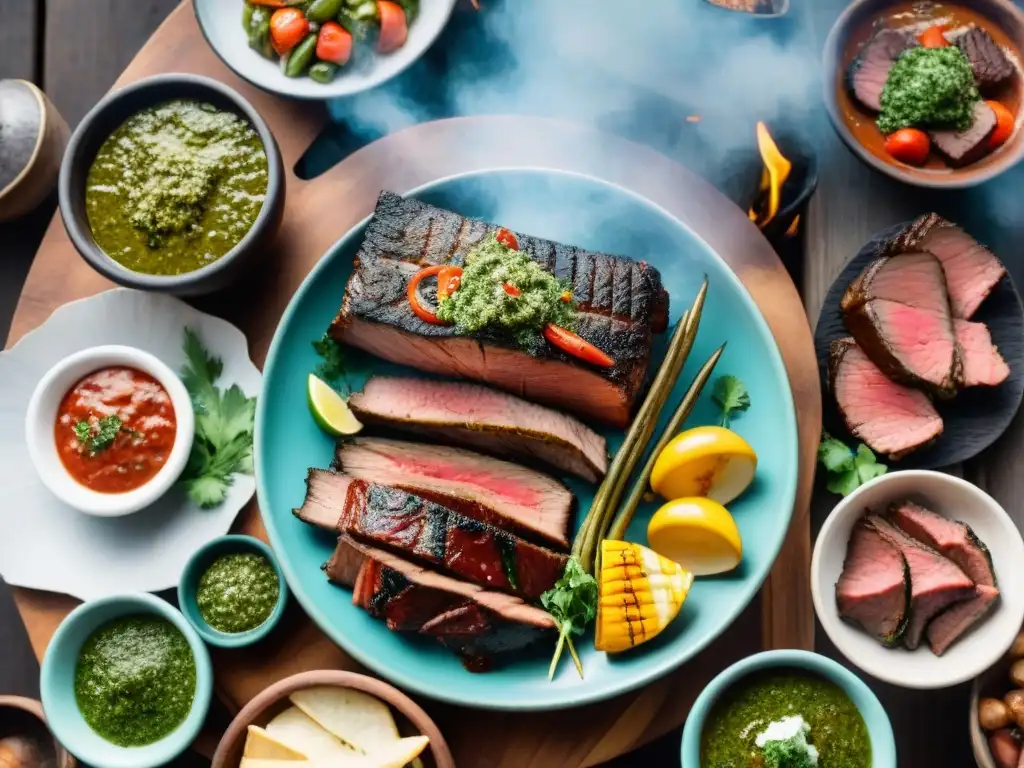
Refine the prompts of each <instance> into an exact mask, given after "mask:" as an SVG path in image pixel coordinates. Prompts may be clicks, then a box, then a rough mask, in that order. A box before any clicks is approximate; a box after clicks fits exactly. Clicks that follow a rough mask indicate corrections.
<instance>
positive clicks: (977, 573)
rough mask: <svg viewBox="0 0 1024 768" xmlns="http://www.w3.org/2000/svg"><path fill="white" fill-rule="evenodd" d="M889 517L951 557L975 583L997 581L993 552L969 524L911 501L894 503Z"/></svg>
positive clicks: (905, 531)
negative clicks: (951, 518) (950, 518)
mask: <svg viewBox="0 0 1024 768" xmlns="http://www.w3.org/2000/svg"><path fill="white" fill-rule="evenodd" d="M889 519H890V520H891V521H892V522H893V523H894V524H895V525H896V526H897V527H899V528H900V529H901V530H902V531H903V532H904V533H905V534H907V535H908V536H910V537H912V538H914V539H917V540H918V541H920V542H922V543H924V544H927V545H928V546H929V547H931V548H932V549H934V550H937V551H939V552H941V553H942V554H943V555H945V556H946V557H947V558H949V559H950V560H952V561H953V562H954V563H956V564H957V565H958V566H960V568H961V570H963V572H964V573H966V574H967V575H968V576H969V577H970V578H971V580H972V581H973V582H974V583H975V584H979V585H981V586H985V587H994V586H995V585H996V576H995V572H994V571H993V569H992V556H991V555H990V554H989V551H988V548H987V547H986V546H985V545H984V544H983V543H982V542H981V540H980V539H979V538H978V537H977V536H975V535H974V531H972V530H971V527H970V526H969V525H966V524H964V523H961V522H960V521H959V520H949V519H948V518H945V517H943V516H942V515H938V514H936V513H935V512H932V511H931V510H930V509H925V508H924V507H922V506H921V505H919V504H915V503H913V502H912V501H904V502H901V503H899V504H893V505H892V506H891V507H890V508H889Z"/></svg>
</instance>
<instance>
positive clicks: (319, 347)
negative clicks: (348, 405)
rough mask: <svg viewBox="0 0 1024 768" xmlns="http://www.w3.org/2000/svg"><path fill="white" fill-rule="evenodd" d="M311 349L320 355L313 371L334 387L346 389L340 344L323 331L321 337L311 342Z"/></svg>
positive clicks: (342, 353)
mask: <svg viewBox="0 0 1024 768" xmlns="http://www.w3.org/2000/svg"><path fill="white" fill-rule="evenodd" d="M311 343H312V344H313V350H314V351H315V352H316V353H317V354H318V355H319V356H320V362H319V363H318V364H317V366H316V370H315V371H314V373H315V374H316V375H317V377H319V378H321V379H323V380H324V381H326V382H327V383H328V384H330V385H331V386H332V387H334V388H335V389H337V388H339V387H340V388H343V389H345V390H347V389H348V382H347V381H346V379H345V351H344V350H343V349H342V348H341V345H340V344H339V343H338V342H336V341H335V340H334V339H332V338H331V336H330V334H329V333H327V332H324V335H323V337H321V338H319V339H317V340H315V341H313V342H311Z"/></svg>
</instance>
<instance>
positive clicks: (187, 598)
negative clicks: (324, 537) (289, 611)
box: [178, 535, 288, 648]
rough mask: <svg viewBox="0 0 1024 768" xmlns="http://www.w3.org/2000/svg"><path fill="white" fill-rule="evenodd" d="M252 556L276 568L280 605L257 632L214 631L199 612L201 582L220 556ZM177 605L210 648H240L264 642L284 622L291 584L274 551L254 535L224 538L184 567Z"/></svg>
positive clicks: (209, 545) (206, 546)
mask: <svg viewBox="0 0 1024 768" xmlns="http://www.w3.org/2000/svg"><path fill="white" fill-rule="evenodd" d="M250 553H251V554H256V555H262V556H263V557H265V558H267V560H268V561H270V564H271V565H272V566H274V572H275V573H276V574H277V585H278V587H279V592H278V596H277V604H276V605H275V606H274V610H273V611H272V612H271V614H270V616H268V617H267V620H266V621H264V622H263V623H262V624H260V625H259V626H258V627H256V628H255V629H250V630H249V631H248V632H221V631H220V630H219V629H214V628H213V627H211V626H210V625H209V624H207V623H206V619H204V618H203V616H202V614H201V613H199V605H198V604H197V603H196V592H198V590H199V580H200V579H201V578H202V577H203V574H204V573H206V569H207V568H209V567H210V565H211V564H212V563H213V561H214V560H216V559H217V558H218V557H220V556H221V555H233V554H250ZM178 605H179V606H180V607H181V612H182V613H183V614H184V615H185V618H186V619H188V620H189V623H190V624H191V625H192V626H193V627H194V628H195V630H196V632H198V633H199V636H200V637H202V638H203V640H205V641H206V642H208V643H209V644H210V645H215V646H217V647H219V648H241V647H243V646H246V645H252V644H253V643H255V642H257V641H259V640H262V639H263V638H264V637H266V636H267V635H268V634H269V633H270V630H272V629H273V628H274V627H275V626H276V625H277V622H278V621H280V620H281V615H282V614H283V613H284V609H285V606H287V605H288V585H287V583H286V582H285V580H284V572H283V571H282V570H281V565H280V564H279V563H278V562H277V558H276V557H275V556H274V552H273V550H271V549H270V547H268V546H267V545H266V544H264V543H263V542H262V541H260V540H259V539H257V538H254V537H252V536H239V535H229V536H221V537H219V538H216V539H214V540H213V541H210V542H209V543H207V544H205V545H203V546H202V547H200V548H199V549H198V550H196V553H195V554H194V555H192V557H191V558H189V561H188V562H187V563H186V564H185V570H184V571H183V572H182V574H181V581H180V582H179V583H178Z"/></svg>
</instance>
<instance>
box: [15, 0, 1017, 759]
mask: <svg viewBox="0 0 1024 768" xmlns="http://www.w3.org/2000/svg"><path fill="white" fill-rule="evenodd" d="M844 4H845V3H844V2H843V1H842V0H814V2H809V1H808V2H806V3H799V2H797V3H794V6H795V8H796V10H798V11H799V10H801V8H802V9H803V11H804V21H805V27H806V29H805V31H804V35H805V39H804V44H806V45H809V46H810V47H812V48H813V49H814V50H815V51H817V50H820V47H821V44H822V43H823V41H824V37H825V35H826V34H827V31H828V28H829V27H830V25H831V23H832V21H833V20H834V18H835V17H836V16H837V15H838V13H839V11H840V10H841V8H842V6H843V5H844ZM45 5H46V14H45V25H43V26H41V24H42V21H43V18H44V15H43V14H42V13H41V12H39V9H40V8H41V6H42V2H41V0H39V2H36V3H33V2H31V0H0V20H2V23H0V76H3V77H9V76H25V77H30V78H34V79H35V80H36V81H37V82H39V83H40V84H41V85H43V86H44V87H45V88H46V89H47V91H48V92H49V93H50V94H51V96H53V97H54V98H55V101H56V103H57V104H58V107H59V108H60V109H61V110H62V111H63V112H64V115H65V117H66V118H67V119H68V121H69V122H70V123H71V124H74V123H75V122H77V120H78V119H79V118H80V117H81V115H82V114H83V113H84V111H85V109H86V108H87V107H88V106H89V105H90V104H91V103H93V102H94V101H95V100H96V98H98V96H99V94H100V93H101V92H102V90H103V89H105V88H106V87H107V86H109V84H110V83H111V82H112V81H113V79H114V77H116V76H117V74H118V73H119V72H120V70H121V69H122V68H123V67H124V65H125V64H126V63H127V61H128V59H129V58H130V55H131V53H133V51H134V49H135V48H137V47H138V46H139V45H140V44H141V42H142V41H143V40H144V38H145V36H146V35H147V34H148V33H149V32H150V31H151V30H152V29H153V28H154V27H155V24H156V22H157V21H158V20H159V19H160V18H162V16H163V15H166V13H167V12H169V11H170V10H171V8H172V7H173V5H174V0H145V1H144V0H133V2H132V4H131V5H132V8H131V12H130V13H126V12H125V7H126V3H125V2H124V0H120V2H119V1H118V0H49V2H47V3H46V4H45ZM26 7H29V8H30V12H29V13H27V14H25V13H24V9H25V8H26ZM86 8H88V12H86ZM115 8H116V9H117V11H118V13H116V14H111V12H112V9H115ZM105 15H108V16H109V15H113V16H116V17H117V19H118V21H117V23H118V24H119V25H123V26H124V27H125V28H126V29H129V30H132V31H133V34H134V37H130V36H129V34H127V33H126V34H121V35H111V34H109V33H105V32H104V33H101V32H100V31H99V30H101V29H103V30H105V29H107V27H106V26H104V25H101V24H100V22H99V21H97V19H102V18H103V17H104V16H105ZM69 30H74V31H75V33H74V34H69V33H68V31H69ZM50 41H53V43H54V44H50ZM56 41H60V46H59V48H58V47H57V46H56V44H55V43H56ZM819 117H820V120H819V121H818V123H817V124H816V126H815V127H816V130H817V133H816V134H815V136H814V138H815V140H816V142H817V146H818V149H819V161H820V173H821V178H822V183H821V187H820V190H819V193H818V196H817V198H816V200H815V202H814V204H813V207H812V215H811V217H810V221H809V228H808V243H807V244H808V247H807V255H806V259H805V264H804V276H805V277H804V283H803V285H802V294H803V298H804V303H805V307H806V310H807V314H808V316H809V317H810V318H812V319H813V318H815V317H816V316H817V313H818V311H819V308H820V303H821V301H822V299H823V297H824V294H825V291H826V290H827V288H828V286H829V284H830V282H831V280H832V279H833V278H834V276H835V275H836V274H837V273H838V272H839V270H840V268H841V266H842V264H843V263H844V262H845V260H846V259H848V258H849V256H850V255H852V253H853V252H854V251H855V250H856V248H857V246H859V244H860V243H861V242H862V241H863V240H864V239H865V238H866V237H867V236H868V235H870V234H871V233H872V232H874V231H876V230H878V229H880V228H882V227H884V226H887V225H889V224H892V223H894V222H896V221H900V220H903V219H906V218H909V217H910V216H913V215H916V214H918V213H921V212H923V211H925V210H928V209H931V208H936V209H938V210H939V211H940V212H943V213H945V214H947V215H949V216H951V217H952V218H954V219H960V220H962V221H963V222H964V223H965V224H966V225H969V226H970V227H971V228H972V229H974V230H977V231H978V232H979V234H984V236H985V237H987V238H989V239H991V240H993V242H994V245H995V246H996V249H997V252H999V253H1000V254H1001V255H1002V256H1003V258H1004V259H1007V260H1009V261H1010V267H1011V271H1012V272H1014V273H1015V276H1016V278H1017V280H1018V281H1020V279H1021V277H1022V276H1021V272H1020V270H1021V269H1022V266H1024V265H1022V264H1021V263H1020V261H1019V260H1017V261H1014V260H1013V259H1014V256H1015V249H1014V247H1013V246H1014V240H1015V239H1016V235H1017V234H1018V233H1020V231H1021V230H1022V229H1024V211H1020V212H1017V211H1014V210H1012V209H1006V208H1003V207H999V208H998V209H997V210H996V211H995V213H998V215H999V217H1000V218H999V222H998V224H999V228H998V229H996V228H994V227H993V226H992V225H991V223H990V222H987V221H986V220H985V218H986V217H985V215H984V214H985V211H986V210H989V209H990V208H989V207H990V206H991V205H992V204H993V203H994V202H995V203H998V202H999V201H1000V200H1001V199H1002V198H1003V197H1006V199H1012V198H1010V197H1009V196H1008V195H1007V194H1006V191H1007V190H1008V189H1009V188H1010V187H1012V186H1014V185H1016V186H1017V188H1018V189H1019V185H1020V182H1021V181H1022V177H1021V174H1020V173H1014V174H1011V176H1010V177H1008V178H1007V179H1004V180H1003V181H1001V182H1000V183H998V184H995V185H989V186H988V187H985V188H982V189H980V190H975V191H972V192H969V193H962V194H952V195H946V196H937V195H926V194H924V193H920V192H917V191H913V190H908V189H907V188H904V187H900V186H899V185H896V184H894V183H891V182H889V181H888V180H886V179H884V178H882V177H880V176H878V175H876V174H873V173H872V172H870V171H869V170H868V169H867V168H865V167H864V166H862V165H860V164H859V163H858V162H857V161H856V160H855V159H854V158H853V157H852V155H850V154H849V153H848V152H847V151H846V150H845V148H843V147H842V146H841V145H840V143H839V141H838V139H837V138H836V137H835V135H834V134H833V133H832V132H831V130H830V129H829V128H828V126H827V125H826V124H825V122H824V115H823V112H822V113H821V114H820V115H819ZM47 218H48V216H47V215H46V212H45V211H44V212H43V213H42V214H41V215H39V216H37V217H35V221H29V222H27V223H22V224H21V225H20V226H19V227H17V228H11V227H8V228H4V229H0V257H2V258H0V268H2V269H3V272H2V273H0V275H2V277H3V279H0V308H2V309H3V310H7V311H8V312H9V311H10V310H11V309H13V305H12V304H11V303H10V298H9V297H10V291H11V285H12V284H16V283H17V282H18V279H19V275H20V274H23V272H24V270H25V269H26V266H27V257H26V256H25V255H24V254H26V253H27V252H28V249H29V248H30V247H31V246H32V241H33V239H34V238H35V239H37V238H38V236H39V232H40V231H41V229H40V222H42V223H43V225H45V221H46V219H47ZM19 255H20V258H17V257H18V256H19ZM6 314H7V313H6V312H0V327H3V325H2V324H3V322H5V321H6V316H5V315H6ZM1022 437H1024V432H1022V423H1021V420H1020V419H1018V420H1017V422H1015V424H1014V426H1013V427H1012V428H1011V430H1010V432H1008V434H1007V435H1006V436H1005V437H1004V438H1003V439H1002V440H1001V441H1000V442H999V443H998V444H997V445H996V446H995V447H994V448H993V449H992V450H991V451H989V452H988V453H987V454H986V456H985V457H983V458H981V459H979V460H975V461H973V462H970V463H969V464H968V465H967V466H965V467H957V468H953V471H957V472H959V473H961V474H963V475H964V476H966V477H968V479H970V480H972V481H973V482H976V483H978V484H979V485H981V486H982V487H985V488H986V489H987V490H988V491H989V492H990V493H992V494H993V495H994V496H995V497H996V498H997V499H999V500H1000V501H1002V502H1003V503H1004V504H1006V505H1007V506H1008V508H1009V509H1010V510H1011V513H1014V506H1013V502H1014V501H1015V499H1017V498H1019V497H1020V494H1019V493H1018V492H1017V491H1018V488H1019V484H1020V483H1021V482H1024V481H1021V480H1015V477H1016V476H1017V475H1020V474H1021V472H1020V471H1019V469H1020V468H1019V463H1018V461H1017V460H1016V456H1017V455H1019V449H1020V447H1021V442H1022ZM833 504H834V499H833V498H831V497H829V496H828V495H827V494H825V493H824V491H823V489H819V492H818V494H817V495H816V497H815V503H814V506H813V519H814V521H815V523H816V524H820V522H821V521H822V520H823V519H824V516H825V515H827V513H828V511H829V510H830V509H831V506H832V505H833ZM1018 519H1019V518H1018ZM0 612H2V608H0ZM748 621H749V619H748ZM754 622H755V624H754V625H753V626H756V617H755V618H754ZM9 626H10V622H9V621H3V620H0V646H2V647H3V649H4V654H3V655H2V656H0V679H4V677H3V676H7V678H6V679H10V677H9V676H10V674H11V667H12V666H13V665H11V664H10V663H9V658H10V656H9V655H8V653H7V651H8V645H6V643H7V642H8V641H10V642H13V641H14V638H13V637H10V638H8V637H7V636H5V635H3V634H2V633H3V632H4V631H5V629H6V628H7V627H9ZM817 647H818V649H819V650H820V651H822V652H825V653H828V654H830V655H835V651H834V649H832V648H831V647H830V646H829V644H828V643H827V639H826V638H825V637H824V635H823V634H822V633H821V632H820V631H819V632H818V637H817ZM868 682H869V683H870V684H871V685H872V687H873V688H874V689H875V690H876V692H878V693H879V695H880V696H881V698H882V700H883V703H884V704H885V705H886V707H887V709H888V711H889V714H890V716H891V717H892V720H893V724H894V726H895V730H896V733H897V739H898V741H899V747H900V754H901V765H906V766H911V768H913V767H914V766H939V765H941V766H966V765H969V764H970V763H971V758H970V748H969V745H968V740H967V735H966V722H965V721H966V704H967V700H966V691H965V687H963V686H961V687H959V688H956V689H952V690H950V691H944V692H937V693H936V692H933V693H927V694H925V693H916V692H910V691H902V690H898V689H894V688H892V687H890V686H886V685H883V684H879V683H877V682H876V681H872V680H868ZM655 706H657V705H655ZM676 744H677V742H676V741H675V740H672V741H671V742H669V741H666V743H665V746H664V748H663V749H662V750H660V751H658V752H647V753H645V757H646V758H647V760H646V764H654V765H662V764H665V765H671V764H674V763H672V762H670V761H671V760H674V759H675V758H674V755H675V754H676V751H675V750H676ZM620 763H621V764H622V765H628V764H639V763H640V759H639V758H638V759H637V761H636V763H634V762H633V761H631V760H628V759H622V760H621V761H620Z"/></svg>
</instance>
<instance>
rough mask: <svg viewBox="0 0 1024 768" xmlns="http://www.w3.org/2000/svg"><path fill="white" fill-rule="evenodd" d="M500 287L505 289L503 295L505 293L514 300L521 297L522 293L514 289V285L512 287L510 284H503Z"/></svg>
mask: <svg viewBox="0 0 1024 768" xmlns="http://www.w3.org/2000/svg"><path fill="white" fill-rule="evenodd" d="M501 287H502V288H504V289H505V293H507V294H508V295H509V296H511V297H512V298H514V299H518V298H519V297H520V296H522V295H523V292H522V291H520V290H519V289H518V288H516V287H515V286H514V285H512V283H505V284H504V285H503V286H501Z"/></svg>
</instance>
